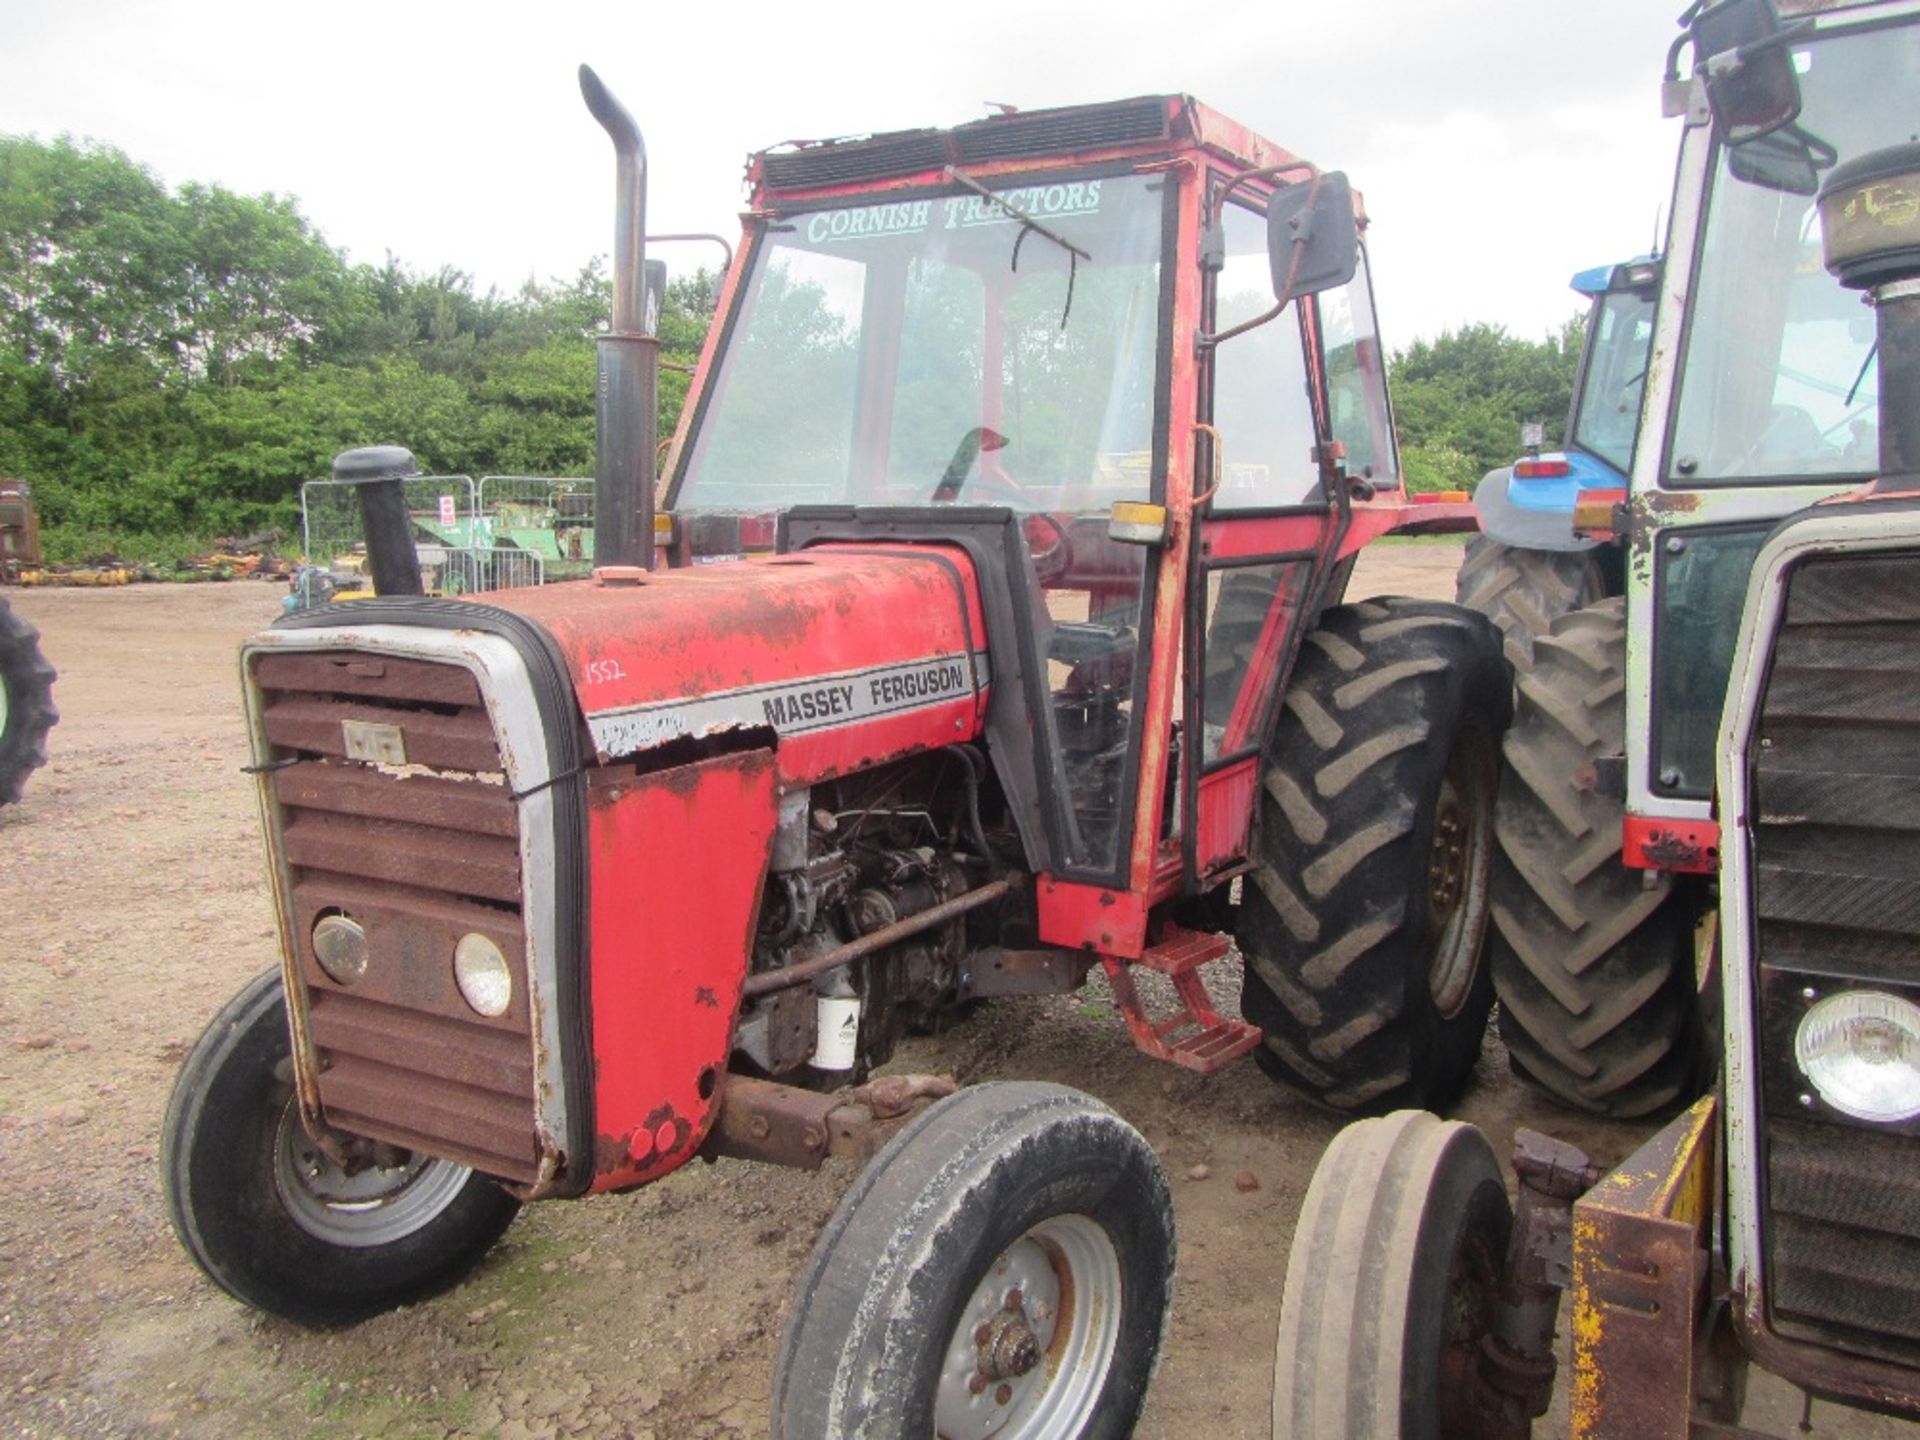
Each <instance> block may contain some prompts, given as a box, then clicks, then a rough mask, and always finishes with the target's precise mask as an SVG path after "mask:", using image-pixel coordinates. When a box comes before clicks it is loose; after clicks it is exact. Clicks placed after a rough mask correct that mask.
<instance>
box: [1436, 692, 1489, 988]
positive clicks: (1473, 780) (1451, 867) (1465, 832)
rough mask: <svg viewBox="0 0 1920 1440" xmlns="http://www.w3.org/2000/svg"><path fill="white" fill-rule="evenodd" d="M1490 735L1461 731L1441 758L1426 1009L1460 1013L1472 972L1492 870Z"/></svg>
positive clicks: (1475, 968) (1484, 922)
mask: <svg viewBox="0 0 1920 1440" xmlns="http://www.w3.org/2000/svg"><path fill="white" fill-rule="evenodd" d="M1495 755H1496V751H1495V748H1494V741H1493V737H1492V736H1490V735H1488V734H1487V733H1485V732H1484V731H1483V730H1480V729H1477V728H1470V729H1468V730H1466V731H1464V732H1463V733H1462V734H1461V735H1460V736H1459V738H1458V739H1457V740H1456V741H1455V742H1454V748H1453V753H1452V754H1451V755H1449V756H1448V757H1447V768H1446V772H1445V774H1444V776H1443V777H1442V779H1441V782H1440V793H1439V795H1438V796H1436V797H1435V800H1434V810H1433V843H1432V845H1431V847H1430V849H1429V851H1428V854H1427V913H1428V924H1429V931H1428V933H1429V934H1430V935H1431V936H1432V944H1433V961H1432V964H1431V966H1430V968H1429V970H1428V972H1427V986H1428V989H1429V991H1430V993H1431V994H1432V996H1433V1004H1434V1008H1435V1009H1436V1010H1438V1011H1439V1012H1440V1014H1441V1015H1442V1016H1444V1017H1446V1018H1448V1019H1451V1018H1452V1017H1453V1016H1455V1015H1457V1014H1459V1013H1460V1009H1461V1007H1462V1006H1464V1005H1465V1004H1466V1003H1467V999H1468V997H1469V996H1470V995H1471V994H1472V993H1473V985H1474V979H1475V977H1476V976H1477V975H1478V973H1479V968H1480V950H1481V941H1482V940H1483V938H1484V937H1485V934H1486V927H1487V913H1488V912H1487V899H1486V894H1487V881H1488V878H1489V876H1490V874H1491V872H1492V869H1493V792H1494V787H1495V785H1496V784H1497V777H1498V774H1499V771H1498V765H1497V761H1496V759H1495Z"/></svg>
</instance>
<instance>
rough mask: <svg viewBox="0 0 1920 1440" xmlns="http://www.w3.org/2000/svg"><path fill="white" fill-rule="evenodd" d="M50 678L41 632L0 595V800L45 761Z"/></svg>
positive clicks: (16, 792) (9, 799)
mask: <svg viewBox="0 0 1920 1440" xmlns="http://www.w3.org/2000/svg"><path fill="white" fill-rule="evenodd" d="M54 678H55V676H54V669H53V666H51V665H49V664H48V663H47V658H46V656H44V655H42V654H41V653H40V632H39V631H37V630H35V629H34V628H33V626H31V625H29V624H28V623H27V622H26V621H25V620H23V619H22V618H21V617H20V616H18V615H16V614H14V613H13V609H12V607H11V606H9V605H8V604H7V602H6V601H5V600H4V599H0V805H11V804H13V803H14V802H15V801H17V800H19V798H20V795H21V792H22V791H23V790H24V789H25V788H26V784H27V776H28V775H30V774H32V773H33V772H34V771H35V770H37V769H39V768H40V767H41V766H42V765H44V764H46V763H47V731H49V730H51V729H52V728H53V726H54V723H55V722H56V721H57V720H59V718H60V713H59V711H57V710H55V709H54V708H53V682H54Z"/></svg>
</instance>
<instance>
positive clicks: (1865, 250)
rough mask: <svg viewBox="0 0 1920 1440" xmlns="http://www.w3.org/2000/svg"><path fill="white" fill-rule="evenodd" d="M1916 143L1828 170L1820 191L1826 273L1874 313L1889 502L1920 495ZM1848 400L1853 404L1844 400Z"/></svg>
mask: <svg viewBox="0 0 1920 1440" xmlns="http://www.w3.org/2000/svg"><path fill="white" fill-rule="evenodd" d="M1916 196H1920V143H1913V142H1909V143H1907V144H1905V145H1893V146H1889V147H1888V148H1887V149H1884V150H1872V151H1869V152H1868V153H1866V154H1864V155H1858V156H1855V157H1854V158H1853V159H1851V160H1847V161H1844V162H1842V163H1841V164H1839V165H1836V166H1835V167H1834V168H1833V173H1832V174H1830V175H1828V176H1827V181H1826V184H1825V185H1823V186H1821V187H1820V196H1819V202H1818V203H1819V206H1820V241H1821V248H1822V249H1823V251H1824V252H1825V257H1826V262H1827V270H1828V272H1829V273H1830V274H1831V275H1832V276H1833V277H1834V278H1835V279H1836V280H1838V281H1839V282H1840V283H1841V284H1842V285H1844V286H1846V287H1847V288H1848V289H1849V290H1864V291H1865V292H1867V299H1868V301H1869V303H1871V304H1872V306H1873V309H1874V328H1875V332H1876V335H1875V343H1876V346H1877V353H1878V355H1879V357H1880V475H1879V478H1878V479H1876V480H1875V481H1874V483H1873V484H1872V485H1871V486H1870V487H1869V488H1870V489H1871V490H1873V491H1874V492H1875V493H1878V494H1892V493H1895V492H1899V491H1907V490H1913V489H1915V488H1916V487H1920V405H1916V404H1914V397H1915V396H1916V395H1920V211H1916V207H1915V205H1914V203H1913V201H1914V198H1915V197H1916ZM1849 398H1851V397H1849Z"/></svg>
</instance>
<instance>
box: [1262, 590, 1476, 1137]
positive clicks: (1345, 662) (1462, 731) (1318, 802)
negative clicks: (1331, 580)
mask: <svg viewBox="0 0 1920 1440" xmlns="http://www.w3.org/2000/svg"><path fill="white" fill-rule="evenodd" d="M1512 690H1513V681H1512V676H1511V672H1510V671H1509V670H1508V668H1507V664H1506V662H1505V661H1504V660H1503V659H1502V658H1501V655H1500V640H1499V636H1498V634H1497V633H1496V632H1495V630H1494V628H1493V626H1492V624H1491V623H1489V622H1488V621H1487V619H1486V618H1485V617H1484V616H1482V615H1478V614H1475V613H1474V612H1472V611H1470V610H1465V609H1462V608H1461V607H1459V606H1457V605H1447V604H1443V603H1441V602H1439V601H1426V600H1406V599H1380V600H1368V601H1365V602H1363V603H1361V604H1357V605H1343V606H1336V607H1334V608H1331V609H1329V610H1327V611H1325V612H1324V613H1323V615H1322V616H1321V620H1320V626H1319V628H1318V629H1317V630H1315V631H1314V632H1313V633H1312V634H1310V635H1309V636H1308V637H1307V639H1306V642H1305V644H1304V645H1303V646H1302V647H1301V652H1300V658H1299V660H1298V662H1297V663H1296V665H1295V668H1294V672H1293V678H1292V680H1291V682H1290V683H1289V685H1288V688H1287V693H1286V698H1285V703H1284V705H1283V707H1282V710H1281V714H1280V717H1279V719H1278V721H1277V722H1276V724H1275V726H1274V731H1273V735H1272V738H1271V739H1270V741H1269V742H1268V747H1267V758H1266V768H1265V773H1264V775H1263V777H1262V788H1263V793H1262V795H1261V798H1260V817H1259V825H1258V829H1257V834H1256V839H1255V852H1254V857H1253V858H1254V860H1255V862H1256V868H1255V869H1254V871H1253V872H1252V873H1251V874H1249V875H1248V876H1247V878H1246V882H1245V884H1244V887H1243V896H1242V901H1241V904H1240V913H1239V918H1238V922H1237V925H1236V934H1237V939H1238V941H1239V946H1240V953H1241V954H1242V956H1244V957H1245V960H1246V978H1245V983H1244V984H1243V986H1242V988H1241V998H1240V1005H1241V1012H1242V1014H1244V1015H1245V1016H1246V1018H1247V1019H1248V1020H1249V1021H1251V1022H1252V1023H1253V1024H1255V1025H1257V1026H1259V1027H1260V1029H1261V1030H1262V1031H1264V1032H1265V1043H1264V1045H1263V1046H1262V1047H1261V1048H1260V1049H1259V1050H1256V1051H1255V1052H1254V1054H1255V1056H1256V1057H1257V1058H1258V1060H1259V1061H1260V1063H1261V1065H1262V1066H1263V1067H1264V1068H1265V1069H1266V1070H1267V1071H1268V1072H1269V1073H1271V1074H1273V1075H1275V1076H1276V1077H1277V1078H1279V1079H1281V1080H1284V1081H1286V1082H1288V1083H1289V1084H1292V1085H1295V1086H1298V1087H1300V1088H1301V1089H1304V1090H1306V1091H1307V1092H1308V1093H1309V1094H1311V1095H1313V1096H1314V1097H1315V1098H1317V1099H1318V1100H1320V1101H1321V1102H1322V1103H1324V1104H1326V1105H1329V1106H1331V1107H1333V1108H1334V1109H1338V1110H1347V1111H1356V1112H1362V1113H1367V1112H1373V1113H1378V1112H1380V1111H1385V1110H1391V1109H1398V1108H1404V1107H1407V1106H1420V1107H1425V1108H1430V1109H1445V1108H1446V1107H1447V1106H1449V1105H1451V1104H1452V1103H1453V1102H1454V1101H1455V1100H1456V1099H1458V1098H1459V1095H1460V1092H1461V1091H1462V1090H1463V1089H1464V1088H1465V1087H1466V1084H1467V1080H1468V1078H1469V1077H1470V1076H1471V1075H1472V1073H1473V1067H1474V1063H1475V1061H1476V1060H1477V1059H1478V1058H1479V1055H1480V1045H1481V1041H1482V1039H1483V1038H1484V1036H1485V1033H1486V1028H1487V1016H1488V1013H1489V1012H1490V1010H1491V1009H1492V1005H1493V987H1492V983H1491V981H1490V980H1489V978H1488V975H1487V967H1486V964H1485V950H1486V937H1487V928H1488V926H1487V880H1488V876H1489V874H1490V872H1491V870H1492V864H1493V807H1494V787H1495V783H1496V778H1497V776H1498V773H1499V746H1500V736H1501V734H1502V733H1503V732H1504V731H1505V730H1506V728H1507V720H1508V716H1509V714H1510V712H1511V708H1512Z"/></svg>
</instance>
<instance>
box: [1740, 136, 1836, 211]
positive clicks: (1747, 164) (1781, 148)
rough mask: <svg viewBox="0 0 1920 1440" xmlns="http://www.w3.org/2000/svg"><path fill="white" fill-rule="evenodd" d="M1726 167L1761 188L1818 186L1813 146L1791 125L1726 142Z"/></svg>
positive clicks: (1809, 190) (1800, 190)
mask: <svg viewBox="0 0 1920 1440" xmlns="http://www.w3.org/2000/svg"><path fill="white" fill-rule="evenodd" d="M1827 163H1828V164H1832V163H1833V162H1832V161H1828V162H1827ZM1727 169H1728V170H1730V171H1731V172H1732V173H1733V178H1734V179H1736V180H1744V181H1746V182H1747V184H1749V185H1758V186H1759V187H1760V188H1761V189H1762V190H1778V191H1781V192H1783V193H1785V194H1788V195H1811V194H1813V193H1814V192H1816V191H1817V190H1819V188H1820V170H1819V166H1818V164H1817V162H1816V160H1815V158H1814V153H1813V147H1812V146H1811V145H1809V144H1808V143H1807V141H1806V138H1805V137H1804V136H1803V135H1802V134H1801V133H1800V131H1799V130H1797V129H1795V128H1794V127H1792V126H1788V127H1787V128H1785V129H1782V130H1775V131H1774V132H1772V133H1771V134H1769V135H1762V136H1759V137H1758V138H1757V139H1753V140H1743V141H1741V142H1740V143H1739V144H1738V145H1729V146H1728V147H1727Z"/></svg>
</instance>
